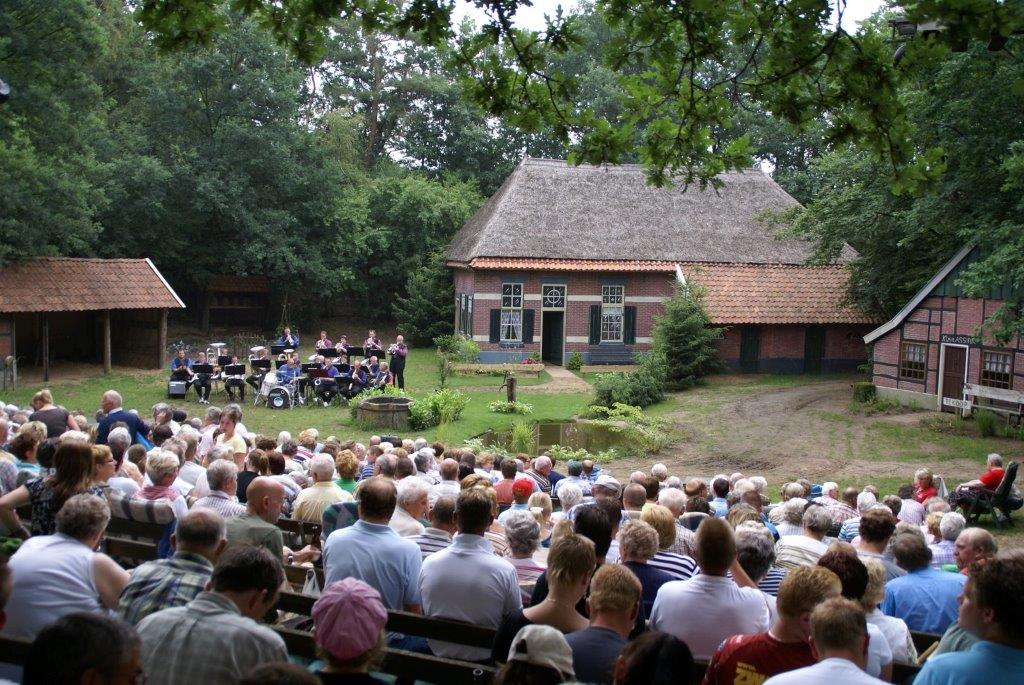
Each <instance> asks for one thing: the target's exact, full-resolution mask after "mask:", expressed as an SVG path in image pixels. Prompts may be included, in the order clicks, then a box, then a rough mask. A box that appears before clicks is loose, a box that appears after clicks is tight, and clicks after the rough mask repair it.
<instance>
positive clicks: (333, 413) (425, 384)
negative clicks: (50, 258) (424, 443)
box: [0, 349, 590, 443]
mask: <svg viewBox="0 0 1024 685" xmlns="http://www.w3.org/2000/svg"><path fill="white" fill-rule="evenodd" d="M167 377H168V373H166V372H163V371H142V370H128V369H115V371H114V372H113V373H111V374H110V375H109V376H107V375H103V374H96V375H94V376H90V377H88V378H84V379H80V380H67V381H61V380H60V378H59V376H58V377H55V378H53V379H51V382H50V383H49V384H47V385H48V387H49V388H50V389H51V391H52V392H53V395H54V399H55V400H56V401H57V403H58V404H61V405H63V406H65V407H67V408H68V409H71V410H81V411H83V412H84V413H85V414H86V415H87V416H90V417H92V415H93V414H94V413H95V411H96V410H97V409H98V408H99V401H100V396H101V395H102V394H103V392H104V391H105V390H108V389H115V390H117V391H118V392H120V393H121V395H122V397H124V406H125V407H126V408H129V409H132V408H134V409H138V410H139V412H140V413H142V414H143V415H144V416H146V415H148V413H149V409H150V407H152V406H153V405H154V404H156V403H157V402H161V401H167V398H166V390H167ZM550 379H551V377H550V376H549V375H548V374H547V372H542V373H541V374H540V376H539V378H520V379H519V383H520V385H538V384H541V383H545V382H547V381H549V380H550ZM502 380H503V377H502V376H484V375H475V376H452V377H451V378H449V379H448V385H449V386H450V387H453V388H457V389H459V390H461V391H463V392H465V393H467V394H468V395H469V396H470V402H469V404H468V405H467V406H466V410H465V412H464V413H463V415H462V418H461V419H460V420H459V421H458V422H456V423H455V424H454V425H451V426H441V427H437V428H433V429H430V430H427V431H423V432H422V434H423V435H424V436H425V437H426V438H428V439H430V440H433V439H435V438H438V439H441V440H444V441H446V442H453V443H460V442H461V441H462V440H465V439H466V438H469V437H472V436H474V435H478V434H479V433H482V432H484V431H486V430H487V429H488V428H494V429H497V430H501V429H503V428H507V427H508V426H509V425H510V424H511V423H512V422H513V421H516V420H524V419H526V420H530V421H557V420H564V419H568V418H570V417H572V416H573V415H575V414H578V413H580V412H581V411H582V410H583V409H584V408H585V407H586V405H587V403H588V401H589V400H590V396H589V395H582V394H581V395H571V394H570V395H567V394H559V395H543V394H531V395H530V396H528V397H527V396H524V397H523V398H521V399H522V401H525V402H527V403H529V404H531V405H533V408H534V409H533V413H532V414H530V415H529V416H528V417H522V416H513V415H506V414H494V413H492V412H490V411H489V410H488V409H487V405H488V403H490V402H494V401H498V400H504V399H505V391H504V390H501V391H500V392H499V391H498V387H499V386H500V385H501V383H502ZM405 385H406V392H407V393H408V394H409V395H411V396H412V397H413V398H418V397H422V396H424V395H427V394H429V393H430V392H432V391H433V390H435V389H436V388H437V387H438V386H439V378H438V367H437V358H436V356H435V354H434V351H433V350H426V349H417V350H410V352H409V359H408V362H407V364H406V372H405ZM41 387H43V386H42V385H41V384H27V383H25V382H22V383H20V387H19V388H18V389H17V390H12V391H8V392H7V393H3V397H2V398H0V399H3V401H5V402H8V403H9V402H13V403H14V404H17V405H18V406H25V405H26V404H27V403H28V401H29V400H30V399H31V397H32V395H33V394H34V393H35V392H36V391H37V390H39V389H40V388H41ZM251 398H252V393H251V388H247V390H246V400H247V401H246V404H245V405H244V406H243V421H244V423H245V425H246V427H248V428H249V430H251V431H254V432H257V433H265V434H269V435H276V434H277V433H278V432H279V431H282V430H287V431H289V432H291V433H292V434H293V435H295V434H297V433H298V432H299V431H301V430H304V429H306V428H317V429H318V430H319V431H320V433H321V434H322V435H324V436H326V435H332V434H333V435H337V436H338V437H339V438H342V439H347V438H352V439H357V440H365V439H367V438H369V436H370V435H371V434H373V433H375V432H379V429H378V430H374V429H372V428H370V427H368V426H365V425H361V424H359V423H358V422H356V421H355V420H353V419H352V418H351V415H350V412H349V408H348V407H340V408H339V407H337V406H334V407H330V408H324V407H311V406H307V407H296V408H295V409H292V410H283V411H282V410H273V409H267V408H265V407H253V406H252V404H251ZM211 401H212V403H213V404H215V405H219V406H222V405H223V404H224V403H226V402H227V397H226V396H225V395H224V393H223V390H221V391H219V392H216V393H214V395H213V396H212V397H211ZM171 404H172V406H176V407H179V408H181V409H183V410H185V411H187V412H188V413H189V416H202V414H203V412H204V411H205V407H204V406H203V405H200V404H199V403H198V402H196V401H195V395H194V394H193V393H192V392H189V394H188V399H187V400H175V401H173V402H171ZM403 437H404V436H403Z"/></svg>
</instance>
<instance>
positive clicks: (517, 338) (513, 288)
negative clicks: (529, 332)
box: [498, 283, 523, 343]
mask: <svg viewBox="0 0 1024 685" xmlns="http://www.w3.org/2000/svg"><path fill="white" fill-rule="evenodd" d="M500 324H501V325H500V326H499V327H498V330H499V335H498V340H499V342H502V343H521V342H523V284H522V283H502V284H501V321H500Z"/></svg>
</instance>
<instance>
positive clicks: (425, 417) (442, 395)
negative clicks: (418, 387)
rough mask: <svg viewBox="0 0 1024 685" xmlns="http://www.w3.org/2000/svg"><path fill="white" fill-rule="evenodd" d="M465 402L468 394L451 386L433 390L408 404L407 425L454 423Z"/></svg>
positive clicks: (424, 426)
mask: <svg viewBox="0 0 1024 685" xmlns="http://www.w3.org/2000/svg"><path fill="white" fill-rule="evenodd" d="M467 404H469V396H468V395H466V394H465V393H462V392H459V391H458V390H453V389H452V388H443V389H441V390H435V391H434V392H432V393H430V394H429V395H427V396H426V397H424V398H423V399H421V400H416V401H415V402H413V403H412V404H411V405H410V406H409V426H410V427H411V428H415V429H424V428H430V427H432V426H437V425H440V424H442V423H454V422H455V421H458V420H459V417H461V416H462V411H463V410H464V409H465V408H466V405H467Z"/></svg>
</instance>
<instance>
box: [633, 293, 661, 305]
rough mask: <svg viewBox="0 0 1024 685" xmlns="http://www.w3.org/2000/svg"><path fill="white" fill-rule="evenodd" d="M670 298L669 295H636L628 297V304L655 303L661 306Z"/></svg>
mask: <svg viewBox="0 0 1024 685" xmlns="http://www.w3.org/2000/svg"><path fill="white" fill-rule="evenodd" d="M668 298H669V296H668V295H634V296H632V297H629V296H627V297H626V304H629V303H630V302H638V303H643V302H653V303H655V304H661V303H662V302H664V301H665V300H667V299H668Z"/></svg>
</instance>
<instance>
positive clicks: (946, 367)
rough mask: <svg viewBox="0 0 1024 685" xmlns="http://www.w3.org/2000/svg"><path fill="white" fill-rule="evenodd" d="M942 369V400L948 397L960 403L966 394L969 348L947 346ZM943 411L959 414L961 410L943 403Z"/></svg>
mask: <svg viewBox="0 0 1024 685" xmlns="http://www.w3.org/2000/svg"><path fill="white" fill-rule="evenodd" d="M943 349H945V355H944V356H943V362H942V369H941V370H940V371H939V373H941V374H942V399H943V400H945V399H946V398H947V397H948V398H951V399H954V400H957V401H960V400H961V399H962V398H963V394H964V371H965V369H966V368H967V348H966V347H953V346H951V345H947V346H945V347H944V348H943ZM942 411H949V412H958V411H960V409H959V408H958V407H955V406H947V405H946V403H945V401H943V403H942Z"/></svg>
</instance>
